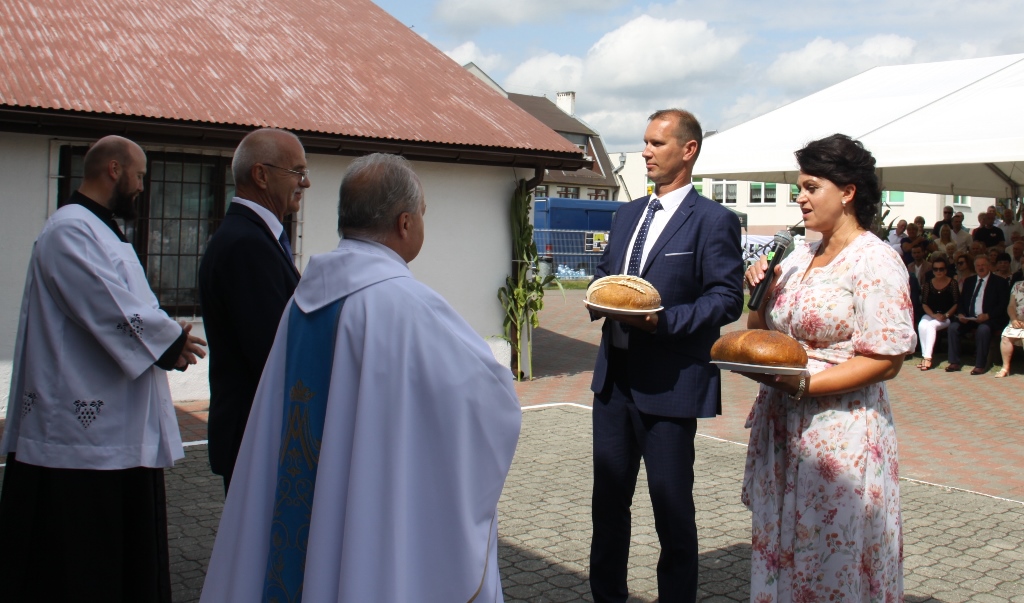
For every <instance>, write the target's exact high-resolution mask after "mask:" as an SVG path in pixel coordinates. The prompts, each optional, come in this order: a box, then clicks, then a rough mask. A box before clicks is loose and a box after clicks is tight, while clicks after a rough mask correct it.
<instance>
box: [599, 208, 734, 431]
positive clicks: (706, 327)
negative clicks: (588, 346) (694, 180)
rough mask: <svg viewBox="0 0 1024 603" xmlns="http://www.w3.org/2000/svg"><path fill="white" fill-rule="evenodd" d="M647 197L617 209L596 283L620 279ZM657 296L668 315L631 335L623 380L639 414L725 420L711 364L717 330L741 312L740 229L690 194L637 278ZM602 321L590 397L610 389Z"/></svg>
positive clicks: (728, 216) (607, 340)
mask: <svg viewBox="0 0 1024 603" xmlns="http://www.w3.org/2000/svg"><path fill="white" fill-rule="evenodd" d="M649 199H650V197H643V198H641V199H637V200H635V201H633V202H631V203H628V204H626V205H624V206H622V207H621V208H620V209H619V210H618V211H617V212H616V215H615V220H614V222H613V223H612V231H611V235H610V240H609V244H608V247H606V248H605V251H604V255H603V256H602V257H601V263H600V264H598V266H597V268H596V269H595V270H594V277H595V278H600V277H602V276H607V275H609V274H621V273H622V266H623V263H624V260H625V258H626V255H627V254H628V253H629V250H628V249H627V247H628V246H629V242H630V239H631V238H632V235H633V232H634V231H635V230H636V227H637V224H639V222H640V220H641V219H642V218H643V215H644V213H645V211H646V209H647V202H648V200H649ZM640 276H641V277H643V278H645V279H647V280H648V281H650V283H651V284H652V285H654V287H655V288H656V289H657V290H658V293H660V294H661V302H662V305H663V306H664V307H665V309H664V310H663V311H661V312H659V314H658V328H657V331H656V332H655V333H647V332H644V331H641V330H639V329H629V330H630V334H629V350H628V352H629V353H628V362H629V367H628V375H629V383H630V388H631V390H632V395H633V400H634V402H635V403H636V406H637V408H638V409H639V410H640V411H642V412H644V413H648V414H653V415H660V416H667V417H680V418H693V417H713V416H715V415H717V414H721V412H722V386H721V374H720V372H719V370H718V367H716V366H714V365H712V364H709V361H710V360H711V355H710V352H711V346H712V344H714V342H715V340H717V339H718V337H719V334H720V328H721V327H722V326H723V325H727V324H729V323H731V322H732V321H734V320H736V319H737V318H739V316H740V314H741V313H742V311H743V259H742V250H741V247H740V222H739V219H738V218H737V217H736V215H735V214H733V213H732V212H731V211H729V210H728V209H726V208H724V207H722V206H721V205H720V204H718V203H716V202H714V201H711V200H710V199H708V198H706V197H703V196H701V195H699V194H698V193H697V191H696V190H691V191H690V193H689V194H688V195H687V196H686V198H685V199H683V202H682V204H680V206H679V208H678V209H677V211H676V213H675V214H674V215H673V216H672V217H671V218H670V219H669V221H668V224H666V225H665V230H663V231H662V233H661V236H659V237H658V240H657V241H656V242H655V244H654V247H653V248H652V249H651V252H650V255H649V256H648V258H647V263H646V264H644V267H643V269H642V270H641V272H640ZM618 324H619V323H616V322H614V321H612V320H606V321H605V324H604V327H603V329H602V330H603V335H602V337H601V348H600V350H599V352H598V355H597V364H596V366H595V367H594V380H593V382H592V383H591V389H592V390H593V391H594V392H595V393H601V392H602V391H604V390H605V388H607V387H608V386H609V385H610V384H609V383H608V356H609V350H610V349H611V346H612V342H611V333H610V330H611V329H612V328H613V326H614V328H618Z"/></svg>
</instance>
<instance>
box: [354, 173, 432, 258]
mask: <svg viewBox="0 0 1024 603" xmlns="http://www.w3.org/2000/svg"><path fill="white" fill-rule="evenodd" d="M422 196H423V188H422V187H421V185H420V180H419V178H418V177H417V176H416V172H414V171H413V169H412V167H411V166H410V165H409V162H408V161H406V159H405V158H404V157H400V156H398V155H388V154H386V153H372V154H370V155H364V156H363V157H360V158H359V159H356V160H355V161H353V162H352V165H350V166H349V168H348V171H346V172H345V177H344V178H342V180H341V189H340V190H339V192H338V234H340V235H341V236H352V235H357V236H360V237H364V238H368V239H370V240H373V241H378V242H381V241H383V240H384V238H385V237H386V236H387V234H388V231H389V230H390V229H391V228H393V227H394V225H395V220H397V219H398V216H400V215H401V214H402V213H403V212H409V213H413V212H415V211H417V210H419V209H421V207H422Z"/></svg>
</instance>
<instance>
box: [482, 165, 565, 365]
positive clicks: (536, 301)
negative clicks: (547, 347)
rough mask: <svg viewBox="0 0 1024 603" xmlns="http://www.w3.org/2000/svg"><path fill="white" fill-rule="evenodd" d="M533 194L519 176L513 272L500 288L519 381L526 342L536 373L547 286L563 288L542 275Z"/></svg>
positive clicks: (511, 213)
mask: <svg viewBox="0 0 1024 603" xmlns="http://www.w3.org/2000/svg"><path fill="white" fill-rule="evenodd" d="M530 198H531V195H530V193H529V191H527V190H526V180H519V182H518V183H517V185H516V190H515V192H514V193H512V203H511V207H510V208H509V218H510V222H511V225H512V274H511V275H510V276H507V277H506V278H505V286H504V287H502V288H500V289H498V301H500V302H501V306H502V308H504V309H505V320H504V328H505V334H504V339H505V340H506V341H508V342H509V344H510V345H511V346H512V355H513V358H515V366H514V367H513V370H514V372H515V375H516V380H517V381H518V380H522V378H523V370H522V368H523V365H522V363H523V347H524V344H525V347H526V351H527V357H528V358H529V366H528V373H527V374H529V375H530V377H531V378H532V377H533V353H532V345H533V335H532V329H533V328H536V327H537V326H539V325H540V317H539V315H538V314H539V312H540V311H541V309H542V308H543V307H544V287H545V286H547V285H550V284H552V283H554V284H555V285H556V286H557V287H558V288H559V289H560V290H561V289H562V285H561V284H559V283H558V281H557V280H556V279H555V275H553V274H549V275H547V276H545V277H543V278H541V277H540V276H539V271H538V269H537V261H538V259H539V258H538V255H537V244H536V243H535V242H534V241H533V224H530ZM563 295H564V292H563ZM524 340H525V341H524Z"/></svg>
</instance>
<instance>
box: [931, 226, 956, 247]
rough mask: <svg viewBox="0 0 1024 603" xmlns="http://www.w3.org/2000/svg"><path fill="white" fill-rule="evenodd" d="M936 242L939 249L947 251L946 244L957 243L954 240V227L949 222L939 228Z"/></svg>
mask: <svg viewBox="0 0 1024 603" xmlns="http://www.w3.org/2000/svg"><path fill="white" fill-rule="evenodd" d="M935 244H936V245H938V248H939V251H945V249H946V245H956V241H954V240H953V229H952V228H950V227H949V225H948V224H943V225H942V228H940V229H939V232H938V238H936V239H935Z"/></svg>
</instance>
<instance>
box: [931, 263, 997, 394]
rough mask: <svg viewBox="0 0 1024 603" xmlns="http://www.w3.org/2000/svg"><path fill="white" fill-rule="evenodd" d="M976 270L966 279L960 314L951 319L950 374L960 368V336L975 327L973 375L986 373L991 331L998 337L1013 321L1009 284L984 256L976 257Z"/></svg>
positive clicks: (949, 338)
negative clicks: (995, 273) (995, 271)
mask: <svg viewBox="0 0 1024 603" xmlns="http://www.w3.org/2000/svg"><path fill="white" fill-rule="evenodd" d="M974 271H975V275H974V276H969V277H967V280H965V281H964V289H963V292H961V293H960V303H959V304H958V305H957V308H956V309H957V317H956V319H955V320H951V321H949V337H948V338H947V339H948V340H949V343H948V345H949V366H947V367H946V372H947V373H951V372H954V371H959V370H960V368H961V365H960V336H961V335H963V334H964V333H967V332H969V331H971V330H974V331H975V335H974V346H975V348H977V350H976V352H975V360H974V368H973V369H972V370H971V374H972V375H981V374H984V373H985V371H986V370H987V369H988V353H989V346H990V345H991V343H992V334H993V333H995V334H997V336H998V334H999V333H1002V331H1003V327H1005V326H1006V323H1007V322H1009V320H1010V317H1009V315H1008V314H1007V311H1006V307H1007V306H1008V305H1009V304H1010V285H1009V283H1008V282H1007V280H1006V279H1004V278H1001V277H999V276H996V275H993V274H992V266H991V265H990V264H989V261H988V258H987V257H985V256H983V255H982V256H978V257H977V258H975V259H974Z"/></svg>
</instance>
